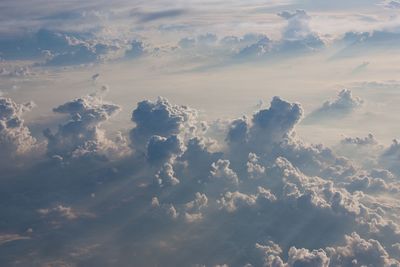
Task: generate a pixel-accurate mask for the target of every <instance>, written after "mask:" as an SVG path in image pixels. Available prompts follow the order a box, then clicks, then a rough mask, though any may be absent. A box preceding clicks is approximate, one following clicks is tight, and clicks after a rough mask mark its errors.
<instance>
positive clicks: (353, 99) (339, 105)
mask: <svg viewBox="0 0 400 267" xmlns="http://www.w3.org/2000/svg"><path fill="white" fill-rule="evenodd" d="M363 102H364V101H363V100H362V99H361V98H359V97H357V96H353V93H352V92H351V91H350V90H348V89H343V90H342V91H340V92H339V94H338V96H337V98H336V99H334V100H331V101H326V102H324V103H323V105H322V106H321V107H320V108H318V109H316V110H314V111H313V112H311V113H310V114H309V115H308V116H307V117H306V119H305V122H309V123H311V122H314V121H317V120H318V121H319V120H322V119H325V120H326V119H329V118H342V117H344V116H346V115H348V114H350V113H352V112H353V111H354V110H356V109H357V108H359V107H360V106H361V105H362V104H363Z"/></svg>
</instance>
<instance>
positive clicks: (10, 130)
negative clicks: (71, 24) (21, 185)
mask: <svg viewBox="0 0 400 267" xmlns="http://www.w3.org/2000/svg"><path fill="white" fill-rule="evenodd" d="M33 107H34V104H33V102H28V103H25V104H17V103H15V102H14V101H13V100H11V99H10V98H5V97H0V146H1V152H0V167H1V168H6V167H12V166H13V164H9V162H10V161H13V162H15V167H17V166H18V165H19V164H23V162H24V161H25V160H28V158H29V157H31V156H33V154H34V153H37V155H39V154H40V153H41V152H40V150H41V148H40V144H39V143H38V142H37V141H36V139H35V138H34V137H33V136H32V135H31V132H30V131H29V129H28V127H27V126H25V124H24V120H23V118H22V116H23V114H24V113H26V112H29V111H30V110H31V109H32V108H33ZM18 162H19V163H18Z"/></svg>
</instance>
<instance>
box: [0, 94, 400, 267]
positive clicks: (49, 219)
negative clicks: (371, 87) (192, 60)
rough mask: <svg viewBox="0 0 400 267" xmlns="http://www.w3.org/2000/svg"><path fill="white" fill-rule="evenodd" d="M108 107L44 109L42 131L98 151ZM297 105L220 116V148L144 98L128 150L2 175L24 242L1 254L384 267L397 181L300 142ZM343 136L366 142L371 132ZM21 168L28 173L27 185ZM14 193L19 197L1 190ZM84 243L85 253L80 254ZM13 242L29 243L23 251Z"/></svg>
mask: <svg viewBox="0 0 400 267" xmlns="http://www.w3.org/2000/svg"><path fill="white" fill-rule="evenodd" d="M118 110H119V107H118V106H117V105H114V104H111V103H107V102H105V101H104V100H103V99H102V97H101V95H98V94H94V95H90V96H85V97H82V98H78V99H75V100H72V101H69V102H67V103H65V104H63V105H61V106H59V107H57V108H55V111H56V112H60V113H62V114H65V115H66V116H68V117H69V121H68V122H66V123H64V124H62V125H61V126H60V128H59V130H58V132H57V133H55V134H52V135H51V137H52V138H55V139H57V142H56V141H51V140H50V139H51V138H50V139H49V154H63V155H62V156H63V157H64V158H68V156H69V155H76V153H75V152H74V151H75V150H79V151H82V150H85V151H88V153H89V156H92V155H93V154H95V155H106V156H107V155H108V153H107V152H108V151H109V150H107V149H105V150H103V149H102V147H103V146H101V145H99V144H104V143H105V140H104V139H103V138H100V137H99V136H102V135H100V134H99V132H102V133H104V130H102V129H101V124H102V123H103V122H104V121H106V120H107V119H109V118H110V117H111V116H113V115H114V114H115V113H116V112H117V111H118ZM302 113H303V110H302V108H301V106H300V104H297V103H290V102H287V101H285V100H282V99H280V98H278V97H275V98H274V99H273V100H272V102H271V106H270V107H269V108H267V109H263V110H260V111H258V112H256V113H255V114H254V115H253V116H252V117H251V118H250V119H249V118H241V119H238V120H233V121H231V122H230V123H229V125H228V127H227V128H228V130H227V131H228V133H227V138H226V144H218V145H217V146H215V145H214V144H215V142H217V141H215V140H214V141H212V140H209V139H207V138H205V137H204V132H203V130H202V131H197V130H196V127H198V125H199V121H197V117H196V112H195V111H193V110H192V109H190V108H189V107H185V106H178V105H174V104H172V103H170V102H169V101H167V100H165V99H162V98H160V99H158V100H157V101H154V102H153V101H149V100H145V101H142V102H140V103H139V104H138V106H137V107H136V108H135V110H134V111H133V113H132V121H133V122H134V123H135V126H134V128H133V129H132V131H131V133H130V137H131V140H132V144H131V148H132V149H134V150H136V152H137V153H135V154H133V155H129V156H127V155H125V156H124V157H120V158H118V159H115V160H113V161H103V162H102V161H86V160H76V161H70V162H69V164H53V161H51V160H50V161H49V162H46V163H43V164H42V165H40V166H36V167H35V168H36V169H33V170H31V169H29V170H28V171H27V173H26V174H24V175H25V176H21V179H19V180H16V181H15V182H13V183H5V182H3V181H0V182H1V188H5V189H4V193H3V194H0V195H1V196H0V197H1V200H2V203H3V200H7V201H6V202H4V203H6V204H10V205H11V207H13V208H12V209H10V208H7V207H5V206H0V211H1V212H2V214H5V215H6V216H7V217H8V218H13V219H12V220H11V219H10V220H9V222H5V223H4V224H5V225H6V226H7V227H8V228H9V229H10V230H9V232H10V233H11V232H13V233H18V234H19V235H20V236H23V235H22V232H21V230H18V229H27V228H28V227H31V228H32V229H33V233H34V234H31V235H30V237H31V239H26V240H23V241H22V240H21V241H15V242H26V243H25V244H22V243H21V245H19V244H17V243H15V247H14V248H17V250H16V251H14V252H13V253H10V252H11V251H12V249H13V248H11V247H7V248H6V249H5V252H0V254H1V255H5V256H7V255H8V256H7V257H5V260H4V262H6V263H8V262H13V260H14V261H15V260H16V258H18V257H21V258H22V256H26V257H28V258H23V259H22V263H26V262H27V260H33V259H34V260H36V261H37V262H38V263H40V264H42V263H43V264H44V263H46V262H48V261H49V260H51V261H57V260H60V258H65V259H68V260H65V261H66V262H68V264H75V265H80V264H84V265H89V266H93V265H94V266H99V265H100V266H101V265H105V266H107V265H115V264H118V265H120V266H124V265H131V264H134V265H140V266H146V265H160V264H162V265H163V266H190V265H195V264H200V265H202V264H203V265H206V266H215V265H217V264H220V263H226V264H227V265H229V266H251V265H252V266H262V265H263V264H264V265H265V266H282V267H284V266H339V265H342V266H347V265H350V263H351V261H353V260H357V263H356V266H361V265H363V264H364V265H365V264H368V262H371V263H373V264H374V266H390V264H392V266H396V264H398V263H397V262H396V261H398V259H396V258H395V257H396V244H398V240H399V238H400V231H399V229H400V227H399V225H398V221H397V220H396V218H395V217H394V216H393V214H395V213H396V211H397V208H396V205H395V203H396V200H395V197H396V196H397V195H396V194H398V192H396V191H395V190H392V189H393V188H395V186H396V179H397V178H396V177H395V176H394V175H392V174H391V173H390V172H389V171H387V170H384V169H373V170H365V169H357V168H355V167H354V166H353V165H352V162H351V161H349V160H348V159H345V158H341V157H338V156H337V155H336V154H335V153H334V152H333V151H332V150H331V149H329V148H327V147H324V146H323V145H307V144H305V143H304V142H302V141H301V140H300V139H298V137H297V136H296V134H295V130H296V125H297V123H299V121H300V119H301V117H302ZM219 123H221V124H222V123H223V122H222V121H220V122H219ZM221 128H225V125H224V127H222V125H221ZM72 129H75V131H71V130H72ZM67 130H68V131H67ZM78 137H82V138H78ZM102 137H104V135H103V136H102ZM107 140H108V139H107ZM138 140H141V142H138ZM61 141H65V142H61ZM78 141H79V142H78ZM51 142H53V143H51ZM88 142H89V143H91V144H94V145H93V146H87V145H85V143H88ZM109 142H111V143H114V142H113V141H110V140H108V142H106V143H107V144H108V143H109ZM344 142H346V143H348V144H351V145H355V146H368V145H370V144H372V145H374V144H375V141H374V138H372V137H371V136H369V137H367V138H365V139H364V138H349V139H346V141H344ZM71 143H72V144H76V145H70V144H71ZM61 144H65V146H64V145H61ZM96 144H98V145H96ZM114 144H115V143H114ZM56 145H57V146H56ZM81 147H83V148H81ZM105 147H107V146H105ZM113 147H114V146H113ZM53 148H59V149H57V150H58V151H61V152H63V153H61V152H59V153H54V152H55V150H54V149H53ZM91 148H94V149H93V150H92V149H91ZM126 148H128V146H127V144H126V143H125V146H118V149H117V151H119V152H121V151H124V149H126ZM79 155H82V156H83V155H84V153H83V154H79ZM79 159H84V158H82V157H80V158H79ZM32 173H34V174H35V179H34V180H35V182H34V183H33V184H31V183H32V182H31V183H29V185H26V184H25V183H26V182H27V181H28V180H26V179H25V177H31V175H32ZM26 186H29V187H30V188H31V187H32V190H28V191H26V190H25V188H26ZM391 188H392V189H391ZM15 192H25V193H24V197H23V198H13V197H11V196H12V195H13V194H14V193H15ZM44 192H51V194H45V193H44ZM377 192H385V194H386V195H385V196H386V197H385V198H384V199H381V198H379V197H378V196H377V195H376V193H377ZM388 199H389V200H390V201H389V200H388ZM392 199H394V200H392ZM32 200H34V201H32ZM391 201H393V202H391ZM61 203H62V204H61ZM389 203H390V204H389ZM391 204H393V205H391ZM14 210H18V211H22V212H18V214H21V213H22V215H17V214H16V213H15V212H14ZM11 224H12V225H11ZM15 225H16V226H15ZM88 229H90V230H89V231H88ZM111 229H114V230H111ZM99 231H101V232H102V233H104V235H105V237H104V238H103V235H99V234H98V233H99ZM352 232H357V234H351V233H352ZM346 235H347V237H345V236H346ZM54 240H56V241H57V242H56V243H55V241H54ZM343 240H344V242H343ZM39 241H40V242H39ZM61 241H62V242H61ZM343 243H344V245H343V246H342V245H338V244H343ZM49 244H52V247H53V248H52V250H50V251H49V250H48V247H49ZM61 244H62V245H61ZM263 244H266V245H263ZM87 247H93V250H90V252H86V253H84V252H83V251H85V249H84V248H87ZM23 248H35V251H37V253H36V254H34V255H33V256H29V255H28V256H27V255H26V252H25V251H26V250H25V249H23ZM71 248H73V250H71ZM80 248H81V249H80ZM389 248H390V249H389ZM77 250H79V251H80V252H81V253H82V254H79V255H78V256H77V254H76V253H77V252H76V251H77ZM71 251H72V252H73V255H75V256H73V257H71V255H72V254H71V253H72V252H71ZM193 251H196V253H195V254H193ZM216 251H218V253H215V252H216ZM133 252H135V253H136V254H135V256H134V257H133V256H132V253H133ZM178 254H179V257H177V255H178ZM67 255H70V257H67ZM113 255H114V256H115V255H118V257H115V258H114V256H113ZM149 255H151V257H150V256H149ZM25 259H27V260H25ZM110 259H111V260H110ZM99 263H101V264H99ZM354 263H355V262H353V263H351V264H354ZM246 264H247V265H246ZM385 264H386V265H385ZM25 265H26V264H25Z"/></svg>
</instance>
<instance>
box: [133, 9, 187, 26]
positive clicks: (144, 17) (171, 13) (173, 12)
mask: <svg viewBox="0 0 400 267" xmlns="http://www.w3.org/2000/svg"><path fill="white" fill-rule="evenodd" d="M186 13H187V10H184V9H169V10H161V11H155V12H135V11H133V12H132V13H131V15H133V16H138V17H139V22H141V23H145V22H151V21H155V20H160V19H166V18H174V17H179V16H182V15H184V14H186Z"/></svg>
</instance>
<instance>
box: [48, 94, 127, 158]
mask: <svg viewBox="0 0 400 267" xmlns="http://www.w3.org/2000/svg"><path fill="white" fill-rule="evenodd" d="M105 90H107V89H106V88H104V87H103V88H102V91H99V92H96V93H93V94H91V95H87V96H84V97H81V98H77V99H74V100H72V101H69V102H67V103H65V104H63V105H61V106H58V107H56V108H54V109H53V111H54V112H56V113H59V114H66V115H68V117H69V120H68V121H67V122H66V123H64V124H61V125H59V126H58V130H57V132H55V133H53V132H52V131H51V130H50V129H46V130H45V131H44V135H45V137H46V138H47V141H48V144H47V153H48V155H49V156H50V157H53V156H59V157H61V158H66V159H69V158H80V157H84V156H95V157H111V158H112V157H118V156H119V153H120V152H121V153H122V154H125V153H127V148H124V147H126V146H127V145H126V142H125V140H124V138H118V137H117V138H116V140H115V141H112V140H109V139H108V138H107V137H106V133H105V131H104V130H103V129H101V128H100V126H101V124H102V123H104V122H105V121H107V120H109V119H110V118H111V117H112V116H113V115H115V114H116V113H117V112H119V111H120V109H121V108H120V107H119V106H117V105H114V104H111V103H107V102H105V101H103V96H102V94H104V92H105Z"/></svg>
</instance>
